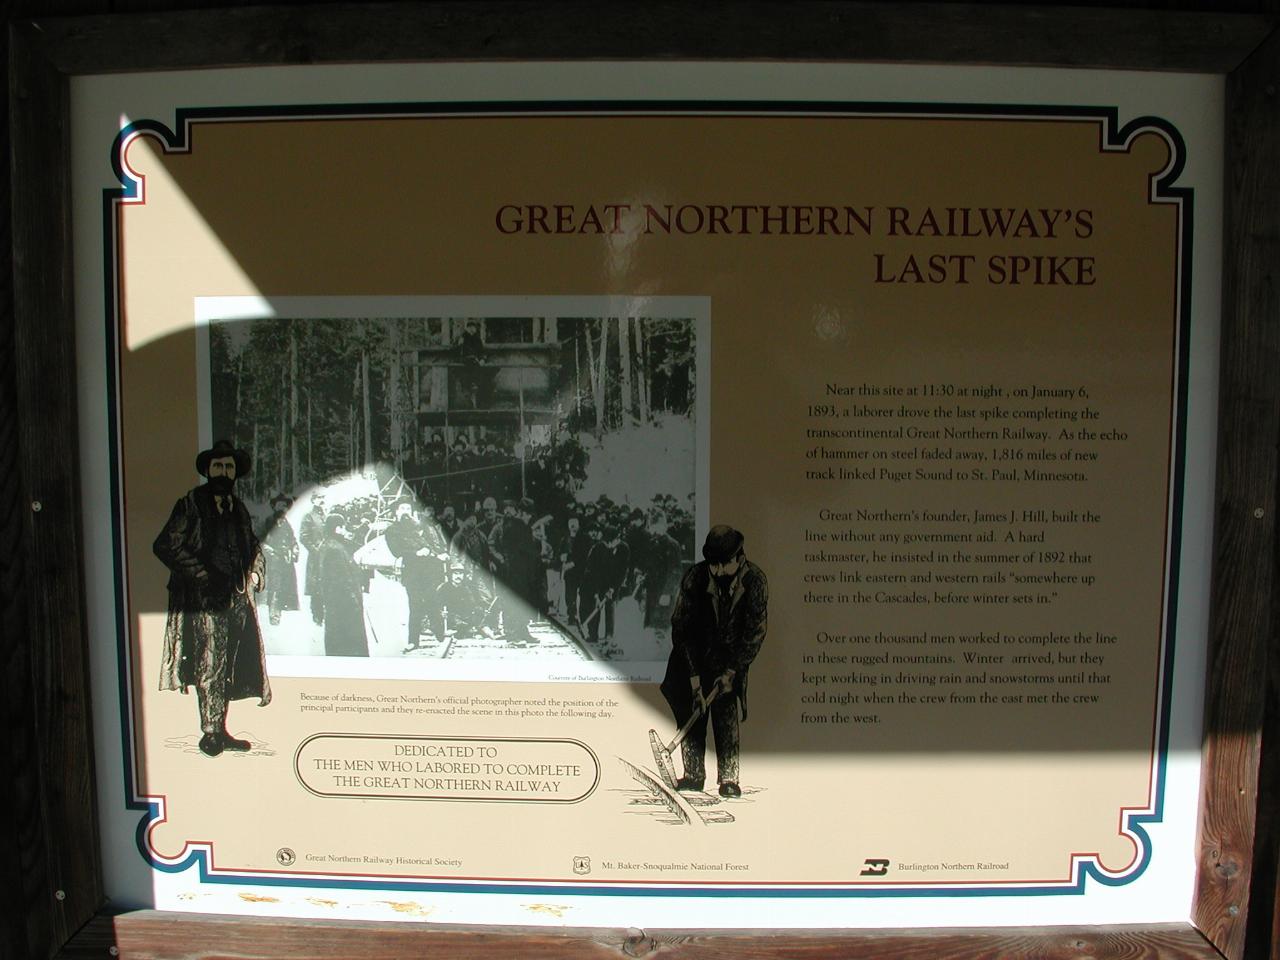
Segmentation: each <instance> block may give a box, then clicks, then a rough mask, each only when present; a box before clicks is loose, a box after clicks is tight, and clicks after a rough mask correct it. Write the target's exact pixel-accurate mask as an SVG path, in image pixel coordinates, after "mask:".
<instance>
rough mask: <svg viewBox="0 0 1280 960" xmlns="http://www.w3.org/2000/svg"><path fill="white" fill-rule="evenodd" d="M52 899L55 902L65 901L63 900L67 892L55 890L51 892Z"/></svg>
mask: <svg viewBox="0 0 1280 960" xmlns="http://www.w3.org/2000/svg"><path fill="white" fill-rule="evenodd" d="M53 899H55V900H65V899H67V891H65V890H55V891H53Z"/></svg>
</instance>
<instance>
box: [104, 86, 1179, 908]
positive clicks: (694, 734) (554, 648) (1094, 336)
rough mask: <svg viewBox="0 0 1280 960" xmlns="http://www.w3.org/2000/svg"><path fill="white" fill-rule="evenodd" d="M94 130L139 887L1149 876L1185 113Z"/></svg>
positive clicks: (229, 121) (663, 116)
mask: <svg viewBox="0 0 1280 960" xmlns="http://www.w3.org/2000/svg"><path fill="white" fill-rule="evenodd" d="M107 146H110V160H111V162H112V163H113V164H114V168H115V170H116V172H117V174H118V177H119V181H118V184H117V185H115V186H113V187H111V188H108V189H107V190H105V191H104V192H103V194H102V196H101V210H102V211H103V214H104V223H103V230H104V235H103V242H104V244H105V249H104V252H105V255H106V276H105V280H106V294H105V306H106V313H107V321H108V322H107V332H106V341H105V343H106V349H107V355H108V356H107V359H108V369H109V381H110V382H109V394H110V401H111V404H112V410H113V411H114V416H113V420H112V423H111V428H112V429H111V436H110V441H109V444H108V446H109V449H110V451H111V454H112V469H111V470H110V472H109V474H110V483H111V491H112V502H113V504H114V506H115V517H116V520H115V526H114V530H113V537H114V543H115V547H116V550H117V554H116V556H117V570H118V574H119V576H118V583H119V589H118V608H117V609H118V623H117V628H118V629H117V633H118V644H119V647H118V651H119V675H120V681H121V689H122V694H121V696H122V718H123V724H122V731H121V735H122V739H123V743H124V752H123V759H124V768H125V770H126V771H127V773H126V778H127V780H126V790H127V792H128V794H129V803H130V805H131V806H132V807H133V808H134V809H135V810H136V811H139V812H140V815H141V818H142V824H143V825H142V828H141V829H140V830H139V833H138V838H139V840H138V842H139V849H140V853H141V855H142V857H143V858H144V859H145V861H146V862H147V863H148V864H149V865H150V866H151V868H152V869H154V870H155V871H157V876H160V875H163V876H164V879H163V881H162V882H161V881H157V891H161V892H158V893H157V896H158V897H159V898H161V899H162V900H163V903H162V904H161V905H162V906H165V907H170V908H183V907H184V906H186V907H190V908H193V909H206V908H207V903H202V901H201V900H200V899H199V898H200V897H202V896H206V895H208V891H209V890H211V889H218V888H219V886H220V885H222V886H224V887H225V885H228V884H229V885H231V888H232V889H235V890H237V891H241V892H240V894H239V895H240V897H241V899H242V900H243V902H244V903H245V904H246V909H258V905H261V904H263V903H266V904H268V906H267V907H265V908H263V909H265V910H267V911H268V912H272V911H277V910H287V911H289V912H298V911H301V912H304V913H312V914H318V915H326V912H328V911H332V910H335V909H351V908H352V904H353V903H354V904H357V905H359V904H363V906H357V907H355V908H356V909H359V910H360V911H362V914H361V915H374V916H376V915H382V914H380V913H379V912H378V910H379V909H382V908H379V907H374V906H371V904H375V903H386V902H388V901H387V898H386V895H385V891H386V890H397V891H400V893H398V894H397V896H396V903H397V904H399V906H397V907H396V908H394V909H395V910H397V911H398V912H399V913H401V914H404V915H408V916H418V917H420V916H426V915H428V914H429V913H430V912H431V909H433V908H431V907H430V906H428V905H426V901H425V900H423V899H422V898H423V897H426V896H431V897H432V898H435V897H437V896H439V895H452V894H468V893H469V894H472V895H480V894H485V895H494V896H497V895H500V894H503V893H517V894H520V895H521V896H525V897H527V896H528V895H530V894H536V895H538V896H544V897H545V896H555V897H557V898H566V899H567V900H568V901H574V899H575V898H595V899H594V900H593V901H592V902H593V903H596V904H600V903H606V902H608V898H609V897H614V896H617V897H621V896H624V895H625V896H634V895H636V894H643V895H645V896H648V897H653V898H670V897H681V898H694V899H695V900H696V899H697V898H704V899H705V900H706V901H715V900H717V898H719V899H720V900H723V899H724V898H726V897H732V896H740V897H750V898H758V897H773V898H782V897H785V898H789V899H791V900H794V901H797V902H800V903H802V904H808V905H810V906H811V905H812V904H820V903H822V902H829V901H830V900H831V899H832V898H840V899H842V900H844V901H847V903H848V904H853V905H856V904H858V903H870V902H872V900H874V901H877V902H878V901H882V900H885V899H894V898H900V899H901V901H902V902H903V903H908V902H910V901H911V899H912V898H915V899H917V900H918V898H921V897H925V898H939V899H945V898H953V897H957V896H965V897H971V896H979V897H990V898H1017V897H1026V896H1029V895H1034V896H1035V897H1062V898H1063V899H1064V902H1066V901H1070V900H1072V899H1073V898H1074V899H1075V900H1076V901H1084V900H1086V899H1088V897H1089V896H1091V895H1094V894H1096V893H1098V892H1099V891H1106V890H1107V889H1109V888H1123V887H1126V886H1128V885H1130V884H1132V883H1134V882H1135V881H1136V880H1137V879H1138V878H1140V877H1141V876H1142V875H1143V874H1144V872H1145V871H1146V870H1147V868H1148V866H1149V865H1150V864H1151V863H1152V862H1153V857H1156V856H1157V847H1158V846H1159V844H1158V843H1157V842H1155V841H1153V835H1152V830H1153V829H1155V828H1156V827H1157V825H1160V826H1166V827H1167V824H1166V822H1165V809H1164V808H1165V802H1166V799H1167V790H1168V785H1167V779H1168V767H1169V762H1170V751H1171V740H1170V737H1171V734H1170V730H1171V725H1172V724H1173V719H1172V712H1173V707H1172V706H1171V700H1173V699H1174V691H1175V661H1174V655H1173V652H1174V640H1175V637H1177V639H1178V640H1179V642H1181V641H1182V638H1181V636H1178V626H1179V623H1180V621H1179V614H1180V609H1179V602H1178V601H1179V571H1180V550H1181V549H1182V536H1183V520H1182V515H1183V503H1184V468H1185V462H1186V442H1187V440H1186V432H1187V428H1186V423H1187V412H1188V395H1189V382H1190V377H1189V363H1190V347H1189V344H1190V339H1189V338H1190V336H1191V329H1192V327H1191V324H1192V319H1193V311H1192V300H1191V297H1192V290H1193V286H1192V278H1193V274H1192V263H1191V249H1192V248H1191V243H1192V238H1193V231H1192V227H1193V223H1194V222H1195V221H1194V214H1195V210H1194V207H1193V201H1194V199H1195V192H1194V191H1193V189H1192V188H1191V187H1190V186H1188V185H1187V183H1186V181H1185V179H1180V178H1182V177H1183V173H1184V167H1185V166H1186V164H1187V158H1188V153H1187V151H1188V148H1187V143H1186V139H1185V137H1184V134H1183V132H1182V131H1181V130H1180V129H1179V127H1178V126H1177V125H1176V124H1175V123H1174V122H1172V121H1170V120H1167V119H1164V118H1161V117H1157V116H1141V115H1136V114H1134V113H1129V112H1121V111H1120V110H1119V109H1118V108H1116V107H1110V106H1047V105H1039V104H1036V105H1031V104H1018V103H1000V104H992V103H989V102H988V103H981V104H977V103H947V102H940V101H939V102H912V103H898V102H891V101H887V100H886V101H866V100H855V99H852V98H850V99H847V100H823V101H820V102H815V101H813V100H805V101H803V102H801V101H784V100H777V99H765V100H752V101H746V100H743V99H740V98H737V99H732V98H725V99H711V100H699V101H696V102H693V101H687V100H680V99H664V100H646V101H635V100H628V99H616V100H604V99H601V100H592V101H589V102H583V101H574V102H569V101H563V100H559V101H537V102H514V101H501V102H499V101H484V102H455V101H449V100H447V99H442V98H434V99H431V100H423V101H421V102H419V101H415V102H408V103H406V102H395V103H389V102H381V101H379V102H374V101H371V102H365V103H359V104H338V105H334V104H306V103H291V104H288V105H283V106H282V105H280V104H273V105H271V106H269V107H267V106H234V107H230V106H228V107H221V106H219V107H198V106H196V105H194V104H191V103H183V104H178V105H177V109H176V110H175V111H174V112H173V113H172V114H171V115H168V116H157V117H143V118H136V119H127V118H126V120H124V121H123V122H122V124H121V126H120V129H119V134H118V136H117V137H116V139H115V141H114V144H111V145H107V144H103V145H102V148H103V153H102V154H101V156H102V157H103V158H104V162H105V158H107V156H108V154H107ZM1188 642H1189V643H1190V644H1191V645H1192V647H1193V648H1198V645H1199V644H1200V643H1201V642H1202V639H1201V638H1200V637H1192V638H1191V639H1190V640H1189V641H1188ZM748 681H749V682H748ZM748 691H749V695H748ZM182 694H188V695H187V696H183V695H182ZM1183 709H1187V707H1186V706H1185V705H1184V706H1183ZM135 815H137V814H135ZM1167 842H1168V843H1169V844H1172V845H1173V846H1174V847H1175V848H1176V849H1178V850H1182V849H1184V847H1183V846H1181V845H1182V844H1185V842H1186V841H1185V840H1184V839H1180V838H1176V839H1170V840H1168V841H1167ZM263 887H270V888H273V889H274V890H276V891H277V892H276V893H274V894H272V895H270V896H266V895H264V894H262V893H261V892H260V891H261V888H263ZM248 889H253V890H256V891H259V892H257V893H253V894H252V895H250V894H247V893H244V892H242V891H244V890H248ZM320 889H323V890H327V891H330V892H328V893H325V894H324V895H320V894H318V893H316V891H317V890H320ZM378 891H384V892H383V893H381V894H380V893H378ZM1144 896H1145V899H1144V901H1143V902H1144V903H1149V902H1150V899H1149V898H1150V894H1149V893H1148V894H1146V895H1144ZM282 902H283V903H285V904H286V906H280V905H279V904H281V903H282ZM557 902H559V901H557ZM1113 902H1115V901H1108V903H1113ZM542 906H544V907H545V904H543V905H542ZM810 906H804V907H803V908H802V909H810ZM547 909H548V910H551V908H550V907H547ZM556 909H560V908H556ZM564 909H568V908H567V907H566V908H564ZM593 909H594V908H593ZM699 909H701V908H699ZM551 912H552V914H554V917H556V918H560V917H563V916H564V913H563V910H561V912H560V913H555V911H554V910H552V911H551ZM586 915H587V914H578V916H586ZM813 916H814V914H812V913H810V914H807V915H806V918H807V920H806V922H814V921H813ZM846 917H847V915H846ZM818 922H822V921H821V920H819V921H818ZM827 922H835V921H834V919H828V921H827ZM843 922H847V919H846V920H845V921H843Z"/></svg>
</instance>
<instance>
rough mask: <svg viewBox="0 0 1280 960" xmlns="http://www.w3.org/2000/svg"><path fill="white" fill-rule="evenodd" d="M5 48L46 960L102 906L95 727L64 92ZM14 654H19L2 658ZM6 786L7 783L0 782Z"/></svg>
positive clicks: (25, 755)
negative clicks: (86, 622)
mask: <svg viewBox="0 0 1280 960" xmlns="http://www.w3.org/2000/svg"><path fill="white" fill-rule="evenodd" d="M29 34H30V30H29V28H23V27H21V26H19V27H18V28H17V29H16V30H15V31H14V32H13V34H12V35H11V37H10V57H11V61H10V67H11V74H10V101H9V110H10V131H11V136H12V137H13V139H14V141H15V142H16V143H19V144H21V145H22V149H21V150H17V151H15V152H14V154H13V163H12V166H11V176H12V197H13V200H12V204H13V207H12V229H13V258H14V262H13V268H14V269H13V278H14V282H13V303H14V317H15V323H14V328H13V331H14V356H15V362H14V383H15V396H16V407H17V411H18V416H17V417H16V418H15V420H16V428H17V429H16V438H15V439H16V447H17V453H18V456H17V461H16V463H15V465H14V466H15V475H16V477H19V478H21V483H20V485H15V488H14V489H13V491H12V492H13V499H12V500H10V501H9V502H8V504H7V506H8V508H9V509H10V510H12V511H14V512H16V514H17V515H18V516H19V517H20V518H21V522H20V527H21V543H22V549H21V550H20V551H18V554H19V556H20V557H21V560H22V564H23V568H22V570H21V571H19V572H18V573H17V576H19V577H20V578H21V580H20V582H19V583H18V584H17V587H18V593H19V597H20V599H19V601H18V603H19V604H20V609H18V610H17V611H15V615H16V616H19V617H21V619H20V620H19V621H18V622H19V623H20V624H21V628H20V629H13V624H12V623H7V624H6V627H7V629H6V631H5V633H4V636H5V640H4V645H5V648H6V650H5V654H6V661H7V664H8V665H9V666H10V667H12V670H13V672H12V673H7V674H6V684H7V685H15V686H16V685H21V686H23V687H25V689H24V690H22V692H21V694H20V695H19V696H18V702H19V703H21V704H22V705H23V709H25V710H26V711H27V718H26V723H25V724H22V725H19V726H18V727H16V729H17V730H21V729H23V727H24V726H30V727H33V728H34V736H33V738H32V739H31V740H30V741H26V740H25V739H24V738H22V737H20V736H13V737H10V738H9V739H8V746H9V747H10V748H11V749H13V750H14V751H15V754H16V755H15V757H14V759H13V762H12V764H11V766H10V768H9V770H10V771H11V775H12V777H13V779H12V780H8V784H12V785H7V786H6V789H11V790H13V791H14V793H15V798H14V801H13V802H14V803H15V805H16V807H17V809H16V814H17V819H16V821H15V827H16V842H17V844H18V847H19V851H20V853H19V855H20V858H21V862H22V874H23V876H22V886H21V901H20V902H21V908H22V909H23V911H24V913H25V923H26V926H27V934H28V936H27V944H26V946H27V949H28V951H29V952H30V954H31V955H32V956H47V955H49V954H50V953H51V951H52V950H54V949H56V948H57V947H58V946H59V945H60V944H62V943H65V942H66V940H67V938H68V937H70V936H71V935H72V934H73V933H74V932H75V931H76V930H78V929H79V928H80V927H81V926H82V925H83V924H84V923H85V922H87V921H88V920H89V919H90V918H91V917H92V916H93V915H94V913H95V912H96V911H97V909H98V908H99V907H100V906H101V904H102V900H103V895H102V881H101V870H100V867H99V863H100V855H99V849H98V847H99V843H98V825H97V810H96V793H95V788H94V778H93V740H92V719H91V718H92V714H91V711H90V701H89V670H88V649H87V644H86V642H85V636H84V630H83V619H82V602H83V600H82V598H83V583H82V572H81V553H82V547H81V529H80V491H79V483H78V469H77V455H76V444H75V437H76V403H77V392H76V367H75V355H74V342H75V329H74V317H73V297H72V270H71V247H70V226H71V220H70V210H69V204H70V197H69V183H68V164H69V156H68V152H67V151H68V142H69V141H68V130H67V123H68V120H67V109H66V107H67V104H66V98H67V90H66V86H67V85H66V79H65V77H63V76H61V75H60V74H59V73H58V72H57V71H56V70H55V69H54V68H53V66H52V65H51V64H50V63H48V61H47V60H46V59H44V57H43V56H42V55H41V54H40V52H39V48H38V46H37V45H34V44H32V43H30V42H29ZM10 648H13V649H10ZM7 779H8V778H7Z"/></svg>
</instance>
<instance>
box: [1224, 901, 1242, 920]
mask: <svg viewBox="0 0 1280 960" xmlns="http://www.w3.org/2000/svg"><path fill="white" fill-rule="evenodd" d="M1227 913H1228V914H1230V915H1231V916H1233V917H1238V916H1240V908H1239V907H1237V906H1236V905H1235V904H1234V903H1233V904H1232V905H1231V906H1229V907H1227Z"/></svg>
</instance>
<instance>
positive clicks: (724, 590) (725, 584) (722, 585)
mask: <svg viewBox="0 0 1280 960" xmlns="http://www.w3.org/2000/svg"><path fill="white" fill-rule="evenodd" d="M711 579H712V580H714V581H715V582H716V590H718V591H719V592H720V594H721V595H722V596H723V595H727V594H728V593H729V587H730V586H732V584H733V577H732V576H727V577H712V578H711Z"/></svg>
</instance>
